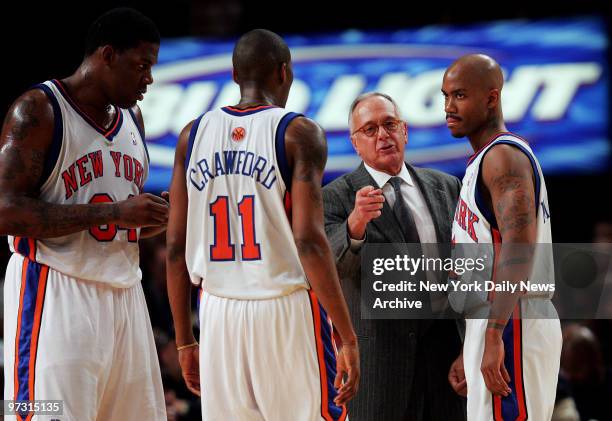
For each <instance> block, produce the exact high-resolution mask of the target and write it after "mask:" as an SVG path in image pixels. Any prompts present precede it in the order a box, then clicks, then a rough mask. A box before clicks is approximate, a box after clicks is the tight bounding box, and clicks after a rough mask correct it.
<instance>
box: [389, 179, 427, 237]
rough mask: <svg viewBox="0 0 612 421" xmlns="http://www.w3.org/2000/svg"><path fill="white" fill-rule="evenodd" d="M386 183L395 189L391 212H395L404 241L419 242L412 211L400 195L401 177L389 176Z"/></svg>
mask: <svg viewBox="0 0 612 421" xmlns="http://www.w3.org/2000/svg"><path fill="white" fill-rule="evenodd" d="M388 183H389V184H391V186H393V190H394V191H395V204H394V205H393V213H394V214H395V217H396V218H397V222H399V225H400V227H401V228H402V232H403V233H404V238H405V240H406V243H420V242H421V240H420V239H419V233H418V232H417V228H416V224H415V223H414V218H413V217H412V212H410V209H408V206H407V205H406V202H405V201H404V198H403V197H402V192H401V189H400V186H401V185H402V179H401V178H399V177H391V178H390V179H389V181H388Z"/></svg>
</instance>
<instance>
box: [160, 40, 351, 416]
mask: <svg viewBox="0 0 612 421" xmlns="http://www.w3.org/2000/svg"><path fill="white" fill-rule="evenodd" d="M233 66H234V67H233V77H234V81H235V82H236V83H238V84H239V85H240V93H241V99H240V102H239V103H238V104H237V105H235V106H228V107H223V108H216V109H213V110H211V111H209V112H207V113H205V114H204V115H202V116H201V117H199V118H198V119H196V120H195V121H193V122H191V123H190V124H188V125H187V127H185V129H183V131H182V133H181V135H180V137H179V144H178V147H177V151H176V158H175V163H174V174H173V178H172V185H171V190H170V198H171V199H170V200H171V202H170V203H171V206H170V218H169V222H168V233H167V242H168V264H167V273H168V277H167V279H168V291H169V296H170V303H171V306H172V313H173V317H174V324H175V329H176V344H177V348H178V350H179V360H180V364H181V367H182V370H183V376H184V378H185V381H186V383H187V385H188V387H189V388H190V389H191V390H192V391H193V392H195V393H197V394H199V393H200V383H199V382H200V380H199V379H202V381H203V382H204V384H202V385H201V396H202V417H203V419H205V420H217V419H232V420H268V421H270V420H287V419H291V420H302V421H312V420H327V421H331V420H344V419H346V408H345V406H344V404H345V403H346V402H347V401H348V400H349V399H350V398H351V397H352V396H353V395H354V394H355V393H356V391H357V386H358V380H359V355H358V348H357V341H356V336H355V333H354V331H353V326H352V324H351V321H350V319H349V315H348V310H347V306H346V303H345V301H344V297H343V296H342V291H341V289H340V285H339V282H338V276H337V273H336V270H335V267H334V260H333V257H332V254H331V250H330V248H329V245H328V243H327V240H326V237H325V231H324V229H323V203H322V195H321V178H322V174H323V168H324V167H325V161H326V154H327V151H326V148H327V147H326V139H325V135H324V132H323V130H322V129H321V128H320V127H319V126H318V125H317V124H316V123H314V122H313V121H311V120H309V119H307V118H305V117H303V116H301V115H299V114H295V113H291V112H288V111H286V110H284V109H283V108H282V107H284V106H285V103H286V102H287V96H288V94H289V88H290V86H291V83H292V81H293V71H292V68H291V55H290V52H289V48H288V47H287V45H286V44H285V42H284V41H283V39H282V38H280V37H279V36H278V35H276V34H275V33H272V32H270V31H267V30H262V29H256V30H253V31H251V32H248V33H247V34H245V35H243V36H242V37H241V38H240V39H239V40H238V42H237V44H236V46H235V47H234V52H233ZM190 279H191V281H192V282H193V283H194V284H196V285H200V286H201V288H202V291H203V292H202V295H201V300H200V309H199V312H200V327H201V331H200V345H199V346H198V342H196V340H195V338H194V335H193V332H192V325H191V318H190V312H191V311H190V306H189V303H190V300H189V297H190V288H191V287H190V283H189V281H190ZM330 318H331V320H333V322H334V328H335V329H336V331H337V332H338V333H339V336H340V338H341V340H342V348H341V350H340V353H339V354H338V356H337V358H338V363H337V366H336V352H335V351H336V350H335V346H334V343H333V340H332V325H331V322H330ZM198 365H199V368H198ZM345 375H347V376H348V377H347V378H346V382H345V383H344V384H342V380H343V379H344V377H345Z"/></svg>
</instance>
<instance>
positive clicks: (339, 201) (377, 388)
mask: <svg viewBox="0 0 612 421" xmlns="http://www.w3.org/2000/svg"><path fill="white" fill-rule="evenodd" d="M407 167H408V171H409V172H410V175H411V176H412V178H413V179H414V180H415V182H416V184H417V185H418V186H419V189H420V190H421V192H422V194H423V197H424V199H425V202H426V204H427V206H428V208H429V211H430V213H431V216H432V219H433V223H434V226H435V230H436V237H437V239H438V242H439V243H450V241H451V223H452V219H453V215H454V212H455V205H456V203H457V198H458V197H459V190H460V188H461V183H460V181H459V180H458V179H457V178H456V177H453V176H450V175H448V174H444V173H442V172H439V171H435V170H431V169H421V168H415V167H412V166H410V165H408V164H407ZM367 185H372V186H376V182H375V181H374V179H373V178H372V177H371V176H370V174H369V173H368V172H367V170H366V168H365V166H364V165H363V163H362V164H361V165H360V166H359V168H357V169H356V170H355V171H353V172H351V173H349V174H345V175H344V176H342V177H339V178H337V179H336V180H334V181H332V182H331V183H329V184H328V185H327V186H325V187H324V189H323V199H324V206H325V231H326V233H327V237H328V239H329V241H330V243H331V247H332V250H333V253H334V255H335V257H336V264H337V267H338V273H339V275H340V281H341V284H342V289H343V292H344V295H345V298H346V301H347V304H348V306H349V311H350V313H351V318H352V320H353V323H354V324H355V330H356V333H357V337H358V340H359V346H360V351H361V382H360V390H359V393H358V394H357V396H356V397H355V398H354V399H353V401H352V402H351V403H350V404H349V417H350V419H351V421H374V420H387V421H396V420H398V421H399V420H401V421H413V420H414V421H421V420H423V421H436V420H445V421H452V420H465V400H464V399H462V398H460V397H459V396H457V395H456V394H455V393H454V391H453V390H452V388H451V387H450V385H449V384H448V380H447V376H448V370H449V367H450V365H451V363H452V362H453V360H454V359H455V358H456V357H457V355H458V354H459V352H460V351H461V332H460V331H461V329H460V328H459V327H458V324H457V322H456V321H454V320H435V321H434V320H371V319H370V320H367V319H363V320H362V319H361V312H360V297H361V260H360V255H359V252H357V253H354V252H352V251H351V250H350V240H349V236H348V231H347V220H348V216H349V214H350V213H351V211H352V210H353V207H354V205H355V194H356V192H357V191H358V190H359V189H361V188H362V187H365V186H367ZM366 241H367V242H371V243H404V242H405V240H404V236H403V233H402V230H401V228H400V227H399V224H398V221H397V219H396V218H395V216H394V214H393V211H392V210H391V208H390V207H389V205H388V204H387V203H386V202H385V203H384V205H383V210H382V214H381V216H380V217H379V218H377V219H375V220H372V221H371V222H370V223H369V224H368V226H367V227H366Z"/></svg>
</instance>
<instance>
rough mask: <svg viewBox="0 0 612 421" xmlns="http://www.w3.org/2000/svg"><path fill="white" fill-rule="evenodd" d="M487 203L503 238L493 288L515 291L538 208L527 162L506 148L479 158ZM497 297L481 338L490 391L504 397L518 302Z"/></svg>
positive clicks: (526, 263)
mask: <svg viewBox="0 0 612 421" xmlns="http://www.w3.org/2000/svg"><path fill="white" fill-rule="evenodd" d="M483 159H484V161H483V168H482V182H483V184H484V187H485V189H483V190H484V191H485V199H486V200H487V201H488V202H489V203H490V205H491V208H492V209H493V211H494V213H495V219H496V221H497V225H498V228H499V232H500V235H501V238H502V244H501V249H500V250H499V254H498V256H499V257H498V258H497V259H496V261H497V262H496V264H495V279H494V280H493V281H494V282H495V283H500V282H510V283H511V284H514V285H517V284H519V283H520V282H521V281H524V280H526V279H527V278H528V277H529V274H530V272H531V267H532V257H533V251H534V247H535V241H536V203H535V182H534V177H535V174H534V173H533V169H532V166H531V163H530V161H529V158H528V157H527V155H525V154H524V153H523V152H521V151H520V150H519V149H517V148H515V147H513V146H510V145H497V146H494V147H493V148H491V150H490V151H489V152H488V153H487V155H485V157H484V158H483ZM521 295H522V294H521V292H519V290H518V289H517V291H516V292H515V293H510V292H496V293H495V299H494V300H493V302H492V303H491V313H490V315H489V322H488V324H487V329H486V333H485V351H484V354H483V360H482V365H481V371H482V373H483V376H484V379H485V383H486V384H487V387H488V388H489V390H490V391H491V392H493V393H496V394H498V395H503V396H507V394H508V393H509V392H510V388H509V387H508V382H509V381H510V377H509V376H508V372H507V371H506V369H505V366H504V363H503V361H504V345H503V341H502V333H503V330H504V328H505V326H506V325H507V323H508V319H509V318H510V316H511V314H512V312H513V310H514V308H515V307H516V305H517V302H518V300H519V298H520V296H521Z"/></svg>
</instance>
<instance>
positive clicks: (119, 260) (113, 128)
mask: <svg viewBox="0 0 612 421" xmlns="http://www.w3.org/2000/svg"><path fill="white" fill-rule="evenodd" d="M36 88H38V89H42V90H43V91H44V92H45V93H46V94H47V96H48V97H49V100H50V101H51V104H52V106H53V111H54V116H55V124H54V136H53V142H52V145H51V148H50V150H49V152H48V154H47V155H48V156H47V162H46V163H45V169H44V172H43V178H42V179H43V184H42V186H41V187H40V195H39V198H40V199H41V200H43V201H45V202H49V203H55V204H87V203H110V202H118V201H121V200H125V199H127V198H128V197H130V196H132V195H138V194H140V193H141V192H142V188H143V185H144V183H145V181H146V179H147V175H148V167H149V160H148V154H147V151H146V145H145V144H144V141H143V138H142V136H141V133H140V129H139V126H138V125H137V123H136V121H135V117H134V115H133V114H132V112H131V111H130V110H124V109H120V108H118V107H115V119H114V121H113V123H112V124H111V125H110V127H109V129H103V128H101V127H99V126H98V125H97V124H96V123H95V122H94V121H93V120H91V119H90V118H89V117H88V116H87V115H86V114H85V113H84V112H83V111H82V110H80V109H79V107H78V105H77V104H76V103H75V102H74V101H73V100H72V99H71V98H70V96H69V95H68V93H67V91H66V89H65V87H64V86H63V85H62V83H61V82H60V81H57V80H53V81H47V82H45V83H43V84H40V85H37V86H36ZM138 236H139V230H137V229H125V228H122V227H118V226H116V225H114V224H109V225H103V226H99V227H93V228H90V229H89V230H85V231H81V232H77V233H74V234H70V235H66V236H63V237H57V238H47V239H31V238H24V237H12V236H10V237H9V244H10V247H11V250H12V251H13V252H16V253H20V254H22V255H24V256H26V257H28V258H29V259H30V260H33V261H36V262H38V263H42V264H45V265H48V266H50V267H52V268H53V269H55V270H57V271H59V272H62V273H64V274H67V275H69V276H73V277H75V278H80V279H86V280H90V281H96V282H101V283H105V284H109V285H112V286H114V287H129V286H132V285H134V284H135V283H136V282H139V281H140V279H141V277H142V274H141V271H140V268H139V257H138Z"/></svg>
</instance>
